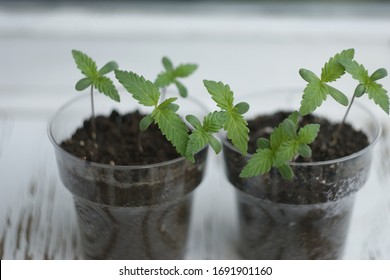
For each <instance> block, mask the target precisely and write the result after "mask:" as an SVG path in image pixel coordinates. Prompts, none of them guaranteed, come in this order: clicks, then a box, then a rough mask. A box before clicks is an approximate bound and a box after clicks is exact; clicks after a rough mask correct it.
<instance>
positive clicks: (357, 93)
mask: <svg viewBox="0 0 390 280" xmlns="http://www.w3.org/2000/svg"><path fill="white" fill-rule="evenodd" d="M365 92H366V86H365V85H363V84H358V85H357V87H356V89H355V92H354V95H355V96H356V97H361V96H362V95H363V94H364V93H365Z"/></svg>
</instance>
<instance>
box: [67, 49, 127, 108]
mask: <svg viewBox="0 0 390 280" xmlns="http://www.w3.org/2000/svg"><path fill="white" fill-rule="evenodd" d="M72 55H73V59H74V61H75V63H76V65H77V68H79V69H80V71H81V73H83V74H84V76H85V78H82V79H81V80H79V81H78V82H77V83H76V90H78V91H83V90H85V89H86V88H88V87H90V86H91V87H93V88H96V89H97V90H98V91H99V92H100V93H103V94H105V95H107V96H108V97H110V98H111V99H113V100H115V101H117V102H119V101H120V97H119V94H118V91H117V89H116V88H115V86H114V83H113V82H112V80H111V79H110V78H108V77H106V76H105V75H106V74H107V73H110V72H112V71H114V70H115V69H117V68H118V64H117V63H116V62H115V61H110V62H108V63H106V64H105V65H104V66H103V67H102V68H100V69H99V70H98V68H97V65H96V62H95V61H94V60H93V59H92V58H91V57H89V56H88V55H86V54H85V53H83V52H81V51H78V50H72Z"/></svg>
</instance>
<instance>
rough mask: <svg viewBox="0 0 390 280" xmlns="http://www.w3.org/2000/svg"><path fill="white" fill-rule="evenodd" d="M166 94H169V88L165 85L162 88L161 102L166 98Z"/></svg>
mask: <svg viewBox="0 0 390 280" xmlns="http://www.w3.org/2000/svg"><path fill="white" fill-rule="evenodd" d="M166 95H167V88H166V87H164V88H162V89H161V96H160V99H161V102H163V101H164V100H165V96H166Z"/></svg>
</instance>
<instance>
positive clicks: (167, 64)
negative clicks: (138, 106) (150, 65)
mask: <svg viewBox="0 0 390 280" xmlns="http://www.w3.org/2000/svg"><path fill="white" fill-rule="evenodd" d="M162 64H163V66H164V68H165V71H163V72H161V73H160V74H159V75H158V76H157V78H156V80H155V82H154V84H155V85H156V86H157V87H158V88H161V92H162V94H161V95H162V96H161V98H162V99H165V93H166V89H167V87H168V86H169V85H171V84H175V85H176V87H177V90H178V91H179V94H180V96H182V97H187V95H188V91H187V88H186V87H185V86H184V85H183V84H182V83H181V82H180V81H179V80H178V79H179V78H186V77H188V76H190V75H191V74H192V73H194V72H195V70H196V69H197V68H198V65H196V64H192V63H186V64H180V65H179V66H177V67H174V66H173V64H172V61H171V60H170V59H169V58H168V57H166V56H164V57H163V58H162Z"/></svg>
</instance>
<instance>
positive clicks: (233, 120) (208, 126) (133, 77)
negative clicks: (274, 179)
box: [115, 70, 249, 162]
mask: <svg viewBox="0 0 390 280" xmlns="http://www.w3.org/2000/svg"><path fill="white" fill-rule="evenodd" d="M115 77H116V78H117V80H118V81H119V82H120V83H121V84H122V85H123V87H124V88H125V89H126V90H127V91H128V92H129V93H130V94H131V95H132V96H133V98H134V99H135V100H137V101H138V103H140V104H141V105H144V106H148V107H153V110H152V112H151V113H150V114H148V115H146V116H145V117H144V118H143V119H142V120H141V122H140V129H141V130H146V129H147V128H148V127H149V126H150V124H152V123H155V124H156V125H157V126H158V128H159V129H160V130H161V132H162V134H163V135H164V136H165V137H166V138H167V140H169V141H170V142H171V143H172V145H173V146H174V147H175V148H176V150H177V152H178V153H179V154H181V155H182V156H184V157H185V158H187V159H188V160H190V161H191V162H194V155H195V154H196V153H197V152H199V151H200V150H201V149H203V148H204V147H205V146H206V145H207V144H210V146H211V147H212V148H213V149H214V151H215V152H216V153H219V152H220V151H221V147H222V145H221V143H220V142H219V141H218V140H217V139H216V138H215V137H214V136H213V134H214V133H217V132H219V131H220V130H221V129H222V128H224V129H225V130H227V131H228V135H230V139H232V141H233V143H236V144H237V143H238V144H237V148H238V149H239V150H240V151H242V152H243V153H246V150H247V141H242V138H243V136H242V135H241V133H242V132H244V133H245V134H246V136H244V138H245V139H248V133H249V130H248V129H247V128H246V125H247V123H246V121H245V120H244V118H243V116H242V114H243V113H245V112H246V111H247V110H244V108H243V107H246V108H249V106H245V105H243V104H241V105H239V106H234V105H233V102H234V98H233V92H232V91H231V90H230V88H229V86H227V85H224V84H222V83H221V82H219V83H217V82H214V81H204V84H205V86H206V88H207V89H208V90H209V92H210V93H211V95H212V97H213V99H214V100H216V102H217V105H218V106H219V107H221V109H222V110H221V111H214V112H210V113H208V114H207V115H206V116H205V117H204V119H203V122H201V121H200V120H199V119H198V118H197V117H196V116H194V115H187V116H186V118H185V119H186V120H187V122H188V123H189V124H191V126H192V127H193V130H192V131H190V130H189V128H188V126H187V125H186V123H185V122H184V120H183V119H182V118H181V117H180V115H179V114H178V113H177V111H178V109H179V106H178V105H177V104H175V101H176V100H177V98H176V97H171V98H168V99H166V100H162V101H160V97H161V93H160V91H159V88H158V86H157V85H156V83H153V82H151V81H148V80H146V79H145V78H144V77H142V76H139V75H138V74H136V73H134V72H128V71H122V70H115ZM244 111H245V112H244ZM240 113H242V114H240Z"/></svg>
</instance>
